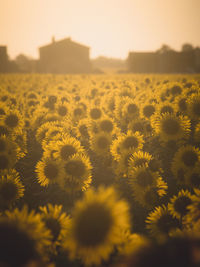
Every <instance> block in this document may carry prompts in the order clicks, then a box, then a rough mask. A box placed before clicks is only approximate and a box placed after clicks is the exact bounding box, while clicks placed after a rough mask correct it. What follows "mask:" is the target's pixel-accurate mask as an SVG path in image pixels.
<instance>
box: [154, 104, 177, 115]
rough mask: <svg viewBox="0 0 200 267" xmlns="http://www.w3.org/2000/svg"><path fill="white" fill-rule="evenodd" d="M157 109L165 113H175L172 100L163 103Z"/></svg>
mask: <svg viewBox="0 0 200 267" xmlns="http://www.w3.org/2000/svg"><path fill="white" fill-rule="evenodd" d="M157 109H158V110H157V112H158V113H160V114H164V113H169V114H173V113H175V109H174V105H173V104H172V103H170V102H167V103H166V102H165V103H162V104H161V105H159V106H158V108H157Z"/></svg>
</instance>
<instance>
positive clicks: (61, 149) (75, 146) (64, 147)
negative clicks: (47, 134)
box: [52, 135, 85, 161]
mask: <svg viewBox="0 0 200 267" xmlns="http://www.w3.org/2000/svg"><path fill="white" fill-rule="evenodd" d="M52 149H53V150H55V151H56V152H55V153H54V157H55V158H56V159H61V160H63V161H66V160H68V158H69V157H71V156H73V155H75V154H76V153H84V152H85V151H84V148H83V147H82V146H81V144H80V142H79V141H78V140H77V139H76V138H74V137H71V136H68V135H66V136H64V137H63V138H62V140H59V141H57V142H56V143H55V145H54V144H53V147H52Z"/></svg>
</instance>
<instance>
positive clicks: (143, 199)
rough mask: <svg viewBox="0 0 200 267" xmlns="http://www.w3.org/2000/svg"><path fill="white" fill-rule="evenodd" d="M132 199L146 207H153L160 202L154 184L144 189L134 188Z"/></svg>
mask: <svg viewBox="0 0 200 267" xmlns="http://www.w3.org/2000/svg"><path fill="white" fill-rule="evenodd" d="M133 196H134V199H135V200H136V201H138V203H140V205H141V206H143V207H144V208H146V209H148V210H149V209H153V208H154V207H155V206H157V205H158V204H159V203H160V202H161V196H159V194H158V189H157V187H156V186H147V187H146V188H145V190H138V191H136V190H134V194H133Z"/></svg>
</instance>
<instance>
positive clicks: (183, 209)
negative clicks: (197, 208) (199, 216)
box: [168, 190, 192, 219]
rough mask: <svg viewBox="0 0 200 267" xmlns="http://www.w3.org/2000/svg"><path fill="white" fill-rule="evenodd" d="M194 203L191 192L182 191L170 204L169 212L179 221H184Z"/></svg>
mask: <svg viewBox="0 0 200 267" xmlns="http://www.w3.org/2000/svg"><path fill="white" fill-rule="evenodd" d="M191 203H192V198H191V194H190V193H189V191H187V190H186V191H184V190H181V191H179V192H178V195H177V196H174V197H172V198H171V199H170V202H169V203H168V209H169V212H170V213H171V214H172V216H174V217H175V218H177V219H182V218H183V217H184V216H185V215H187V213H188V211H189V210H188V206H189V205H190V204H191Z"/></svg>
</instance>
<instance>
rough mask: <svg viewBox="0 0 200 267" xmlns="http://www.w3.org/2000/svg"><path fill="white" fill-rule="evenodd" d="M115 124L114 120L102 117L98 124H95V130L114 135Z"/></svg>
mask: <svg viewBox="0 0 200 267" xmlns="http://www.w3.org/2000/svg"><path fill="white" fill-rule="evenodd" d="M116 127H117V126H116V124H115V122H114V120H113V119H112V118H110V117H107V116H105V115H104V116H103V117H102V118H101V119H100V120H99V121H98V122H97V128H98V129H99V131H103V132H106V133H110V134H111V133H112V134H114V133H116V131H117V128H116Z"/></svg>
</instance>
